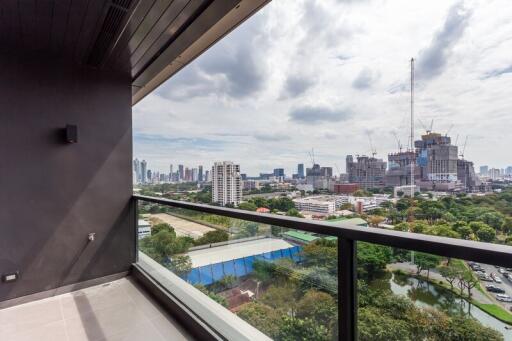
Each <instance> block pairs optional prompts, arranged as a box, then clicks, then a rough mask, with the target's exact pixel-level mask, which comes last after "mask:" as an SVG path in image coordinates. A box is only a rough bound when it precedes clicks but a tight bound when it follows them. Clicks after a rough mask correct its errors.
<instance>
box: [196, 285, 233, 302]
mask: <svg viewBox="0 0 512 341" xmlns="http://www.w3.org/2000/svg"><path fill="white" fill-rule="evenodd" d="M194 286H195V287H196V289H198V290H199V291H201V292H202V293H203V294H205V295H206V296H208V297H210V298H211V299H212V300H214V301H215V302H217V303H219V304H220V305H222V306H224V307H227V306H228V302H227V301H226V299H225V298H224V297H222V296H220V295H217V294H215V293H213V292H211V291H209V290H208V289H206V287H205V286H204V285H202V284H196V285H194Z"/></svg>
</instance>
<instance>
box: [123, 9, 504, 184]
mask: <svg viewBox="0 0 512 341" xmlns="http://www.w3.org/2000/svg"><path fill="white" fill-rule="evenodd" d="M511 17H512V3H511V2H510V0H481V1H448V0H440V1H411V0H274V1H272V2H271V3H270V4H268V5H267V6H266V7H264V8H263V9H262V10H261V11H260V12H258V13H256V14H255V15H254V16H253V17H251V18H249V19H248V20H247V21H246V22H244V23H243V24H242V25H240V26H239V27H238V28H237V29H235V30H234V31H233V32H231V33H230V34H229V35H227V36H226V37H225V38H224V39H223V40H221V41H220V42H218V43H217V44H216V45H215V46H213V47H211V48H210V49H209V50H208V51H206V52H205V53H204V54H203V55H201V56H200V57H198V58H197V59H196V60H195V61H193V62H192V63H190V64H189V65H188V66H186V67H185V68H184V69H182V70H181V71H180V72H179V73H177V74H176V75H175V76H174V77H172V78H171V79H169V80H168V81H167V82H165V83H164V84H162V85H161V86H160V87H159V88H158V89H157V90H155V91H154V92H153V93H152V94H150V95H148V96H147V97H146V98H144V99H143V100H142V101H140V102H139V103H138V104H137V105H136V106H134V108H133V129H134V157H137V158H139V159H145V160H147V162H148V168H149V169H152V170H159V171H168V170H169V164H174V167H175V168H176V165H177V164H184V165H186V166H189V167H196V166H197V165H199V164H201V165H204V166H205V167H206V168H209V167H211V165H212V164H213V162H214V161H223V160H229V161H233V162H235V163H238V164H240V167H241V172H242V173H247V174H249V175H258V174H259V173H260V172H263V173H264V172H271V171H272V169H274V168H285V172H286V174H287V175H291V174H292V173H296V171H297V164H298V163H304V164H305V165H306V167H308V166H310V165H311V163H312V160H311V158H310V152H311V150H314V159H315V162H316V163H319V164H320V165H322V166H332V167H334V169H335V171H336V170H337V169H338V170H339V172H344V170H345V156H346V155H347V154H353V155H363V154H366V155H368V154H371V151H372V147H371V145H372V146H373V149H375V151H376V152H377V157H380V158H384V159H386V158H387V154H388V153H389V152H393V151H397V150H398V141H397V140H400V143H401V144H402V145H403V146H404V148H407V146H408V142H407V141H408V140H409V136H410V133H409V129H410V128H409V127H410V109H409V108H410V107H409V106H410V59H411V57H413V58H415V77H416V80H415V114H416V119H415V121H414V123H415V131H414V133H415V136H416V137H419V136H420V135H421V134H422V133H425V129H426V128H428V127H429V126H430V124H431V122H432V120H433V130H434V131H437V132H440V133H442V134H446V133H447V132H449V135H450V136H451V137H452V142H453V143H455V142H457V144H458V145H459V151H460V150H461V149H462V146H463V145H464V141H465V139H466V136H467V144H466V149H465V159H467V160H471V161H473V162H474V163H475V166H476V167H478V166H480V165H484V164H485V165H489V166H491V167H493V166H494V167H499V168H502V167H506V166H508V165H510V164H512V157H511V155H510V154H509V153H507V147H508V146H511V145H512V134H511V133H510V132H511V128H512V126H511V123H510V113H511V112H512V97H511V92H512V20H510V18H511ZM395 136H396V137H395ZM457 136H458V139H457ZM370 140H371V143H370ZM456 140H457V141H456ZM477 171H478V169H477Z"/></svg>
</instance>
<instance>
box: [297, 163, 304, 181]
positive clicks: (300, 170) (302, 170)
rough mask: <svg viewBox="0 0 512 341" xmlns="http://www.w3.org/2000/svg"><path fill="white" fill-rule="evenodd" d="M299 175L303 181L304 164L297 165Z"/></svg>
mask: <svg viewBox="0 0 512 341" xmlns="http://www.w3.org/2000/svg"><path fill="white" fill-rule="evenodd" d="M297 175H298V176H299V178H301V179H302V178H304V164H303V163H299V164H298V165H297Z"/></svg>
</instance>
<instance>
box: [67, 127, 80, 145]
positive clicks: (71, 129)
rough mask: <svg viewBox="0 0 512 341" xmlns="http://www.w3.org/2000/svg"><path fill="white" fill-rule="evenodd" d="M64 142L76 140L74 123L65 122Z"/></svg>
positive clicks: (76, 131)
mask: <svg viewBox="0 0 512 341" xmlns="http://www.w3.org/2000/svg"><path fill="white" fill-rule="evenodd" d="M66 142H67V143H77V142H78V127H77V126H76V125H74V124H66Z"/></svg>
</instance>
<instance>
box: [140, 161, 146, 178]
mask: <svg viewBox="0 0 512 341" xmlns="http://www.w3.org/2000/svg"><path fill="white" fill-rule="evenodd" d="M147 167H148V163H147V162H146V160H142V162H141V163H140V182H141V183H143V184H145V183H146V174H147V173H146V172H147Z"/></svg>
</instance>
